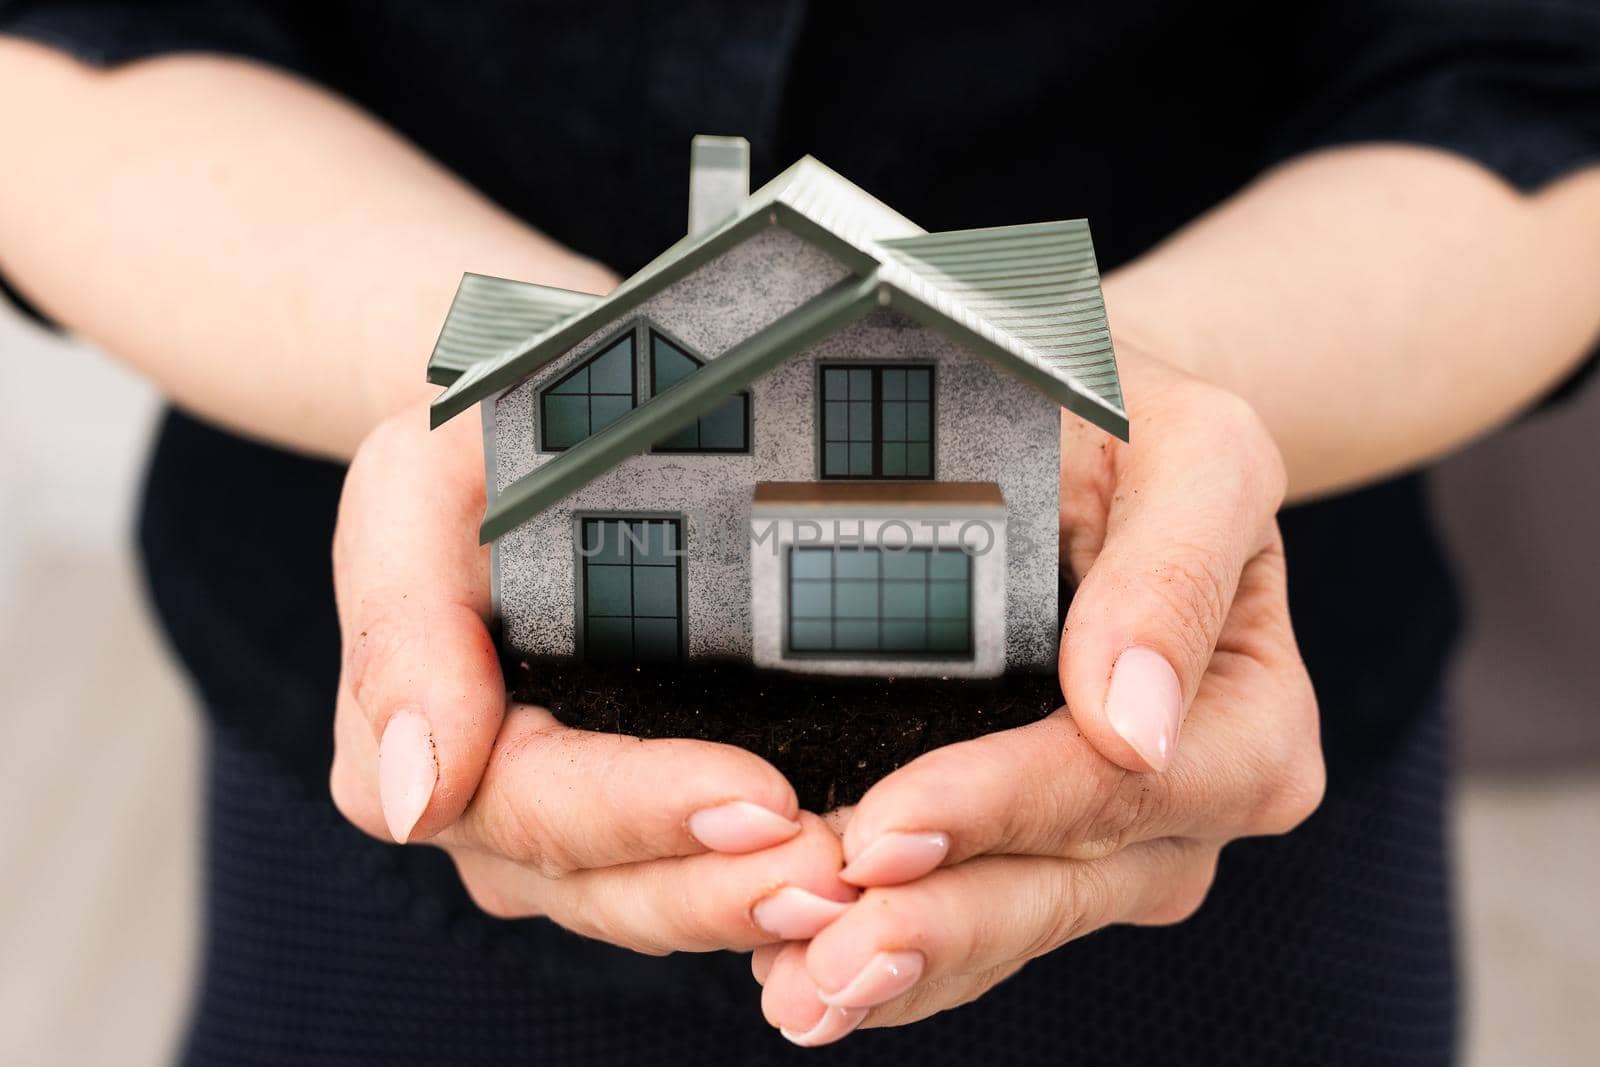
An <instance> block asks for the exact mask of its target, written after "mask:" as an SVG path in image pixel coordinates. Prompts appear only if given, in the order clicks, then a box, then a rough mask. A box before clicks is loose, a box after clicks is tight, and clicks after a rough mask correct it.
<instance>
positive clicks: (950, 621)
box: [788, 547, 972, 658]
mask: <svg viewBox="0 0 1600 1067" xmlns="http://www.w3.org/2000/svg"><path fill="white" fill-rule="evenodd" d="M788 631H789V632H788V645H789V651H790V652H795V653H801V654H814V655H831V656H839V657H851V656H875V657H886V658H896V657H902V656H903V657H914V656H950V657H970V656H971V655H972V557H971V556H969V555H968V554H967V553H965V552H963V551H962V550H961V549H959V548H911V549H898V550H897V549H892V548H868V547H849V548H799V547H796V548H791V549H790V550H789V611H788Z"/></svg>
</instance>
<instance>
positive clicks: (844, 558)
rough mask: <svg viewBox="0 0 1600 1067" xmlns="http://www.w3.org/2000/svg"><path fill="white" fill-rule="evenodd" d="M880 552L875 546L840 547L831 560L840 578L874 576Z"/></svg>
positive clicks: (880, 556) (880, 555)
mask: <svg viewBox="0 0 1600 1067" xmlns="http://www.w3.org/2000/svg"><path fill="white" fill-rule="evenodd" d="M882 555H883V554H882V553H881V552H879V551H878V550H877V549H875V548H841V549H839V550H838V555H837V557H836V558H835V559H834V561H833V565H834V573H835V574H837V575H838V576H839V577H840V578H876V577H877V576H878V564H879V562H880V561H881V559H882Z"/></svg>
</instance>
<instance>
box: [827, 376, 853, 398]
mask: <svg viewBox="0 0 1600 1067" xmlns="http://www.w3.org/2000/svg"><path fill="white" fill-rule="evenodd" d="M822 395H823V397H824V398H826V399H828V400H848V399H850V376H849V372H848V371H845V370H842V369H835V368H829V369H827V370H824V371H823V372H822Z"/></svg>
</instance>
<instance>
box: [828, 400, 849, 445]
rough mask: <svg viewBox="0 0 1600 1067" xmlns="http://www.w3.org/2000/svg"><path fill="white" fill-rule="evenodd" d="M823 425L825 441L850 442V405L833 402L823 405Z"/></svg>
mask: <svg viewBox="0 0 1600 1067" xmlns="http://www.w3.org/2000/svg"><path fill="white" fill-rule="evenodd" d="M822 423H823V434H822V438H823V440H825V441H848V440H849V439H850V405H849V404H843V403H831V402H830V403H828V404H825V405H823V410H822Z"/></svg>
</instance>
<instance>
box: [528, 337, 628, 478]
mask: <svg viewBox="0 0 1600 1067" xmlns="http://www.w3.org/2000/svg"><path fill="white" fill-rule="evenodd" d="M634 399H635V396H634V389H633V331H632V330H631V329H630V330H629V331H628V332H627V333H626V334H624V335H623V336H621V337H619V338H617V339H616V340H615V341H613V342H612V343H611V344H610V345H608V346H606V348H605V349H603V350H602V351H601V352H600V353H599V354H598V355H596V356H593V357H591V358H590V359H588V360H585V361H584V363H583V365H582V366H580V367H579V368H578V369H577V370H575V371H573V372H572V373H570V374H568V375H567V376H566V377H564V378H562V379H561V380H560V381H558V382H556V384H554V385H552V386H551V387H550V388H548V389H546V390H545V391H544V392H543V393H542V394H540V397H539V413H540V425H541V427H542V433H541V436H542V441H541V443H540V447H541V448H542V449H543V450H544V451H546V452H559V451H561V450H562V449H564V448H571V447H572V446H573V445H575V444H577V443H578V442H579V441H582V440H583V439H584V438H585V437H588V436H589V435H590V434H593V433H598V432H600V431H601V430H603V429H605V428H606V427H607V426H610V425H611V424H612V423H613V422H616V421H617V420H618V419H620V418H622V416H624V415H626V414H627V413H628V412H629V411H631V410H632V409H633V405H634Z"/></svg>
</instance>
